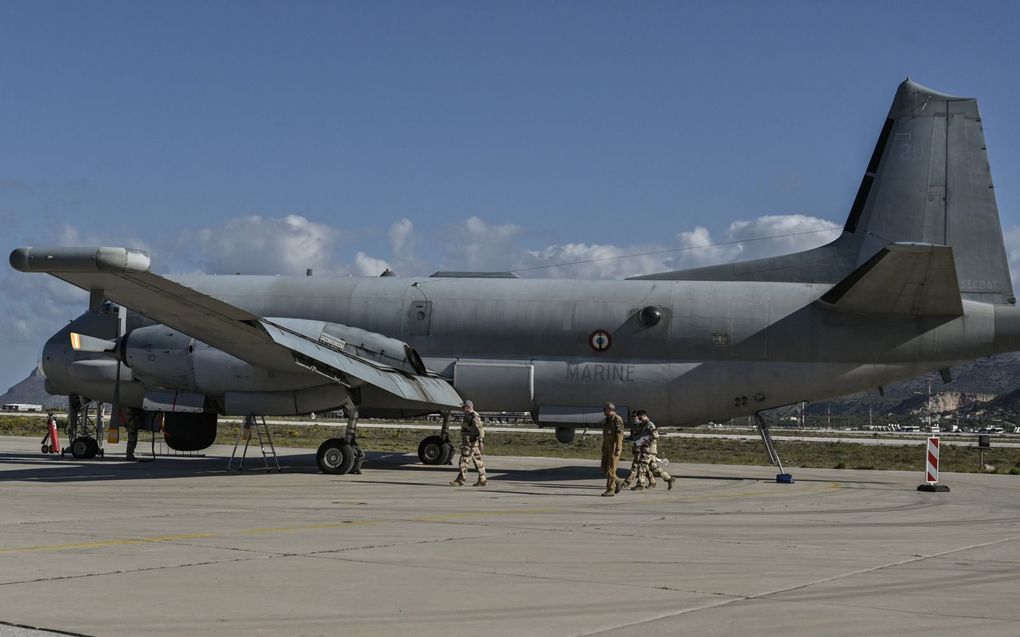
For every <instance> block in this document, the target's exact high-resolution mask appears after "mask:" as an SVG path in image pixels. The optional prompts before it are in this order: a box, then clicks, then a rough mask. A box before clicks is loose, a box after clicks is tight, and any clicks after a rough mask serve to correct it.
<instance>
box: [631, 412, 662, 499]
mask: <svg viewBox="0 0 1020 637" xmlns="http://www.w3.org/2000/svg"><path fill="white" fill-rule="evenodd" d="M641 413H644V412H642V411H641V410H640V409H639V410H637V411H635V412H634V414H633V415H632V416H631V419H630V437H629V438H628V439H627V440H628V441H630V443H631V453H633V454H634V459H633V460H632V461H631V463H630V472H629V473H628V474H627V477H626V478H624V479H623V486H625V487H629V486H631V484H633V483H634V482H635V481H636V480H637V477H638V473H639V469H640V468H641V448H640V447H638V445H637V439H638V438H640V437H641V430H642V429H643V428H644V424H643V423H642V422H641V419H640V418H638V414H641ZM648 486H649V487H652V488H654V487H655V478H654V477H653V476H652V475H651V474H648Z"/></svg>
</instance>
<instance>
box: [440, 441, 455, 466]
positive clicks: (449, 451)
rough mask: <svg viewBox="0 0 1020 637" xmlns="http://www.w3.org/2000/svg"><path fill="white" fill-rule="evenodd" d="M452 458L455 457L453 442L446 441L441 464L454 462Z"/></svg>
mask: <svg viewBox="0 0 1020 637" xmlns="http://www.w3.org/2000/svg"><path fill="white" fill-rule="evenodd" d="M452 458H453V443H450V442H444V443H443V457H442V459H441V460H440V462H439V464H453V462H452V461H451V459H452Z"/></svg>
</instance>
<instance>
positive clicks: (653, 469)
mask: <svg viewBox="0 0 1020 637" xmlns="http://www.w3.org/2000/svg"><path fill="white" fill-rule="evenodd" d="M671 477H672V476H670V475H669V473H668V472H667V471H666V470H665V469H663V468H662V465H660V464H659V459H658V458H657V457H656V456H655V454H652V453H642V454H640V455H639V456H638V472H637V483H638V484H642V482H649V483H651V482H653V481H654V480H655V478H662V479H663V480H669V479H670V478H671Z"/></svg>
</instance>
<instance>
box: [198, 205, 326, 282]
mask: <svg viewBox="0 0 1020 637" xmlns="http://www.w3.org/2000/svg"><path fill="white" fill-rule="evenodd" d="M341 237H342V232H341V231H340V230H339V229H338V228H334V227H332V226H328V225H326V224H322V223H316V222H314V221H309V220H308V219H306V218H305V217H302V216H300V215H287V216H286V217H281V218H275V219H274V218H265V217H260V216H249V217H239V218H236V219H231V220H229V221H227V222H226V224H224V225H223V226H222V227H220V228H204V229H202V230H198V231H196V232H185V233H183V234H182V235H181V237H180V239H179V240H178V250H182V251H189V252H191V253H194V252H195V250H196V248H197V254H195V255H194V257H193V258H194V259H196V260H197V263H194V264H193V266H197V267H198V268H199V269H200V270H202V271H203V272H206V273H210V274H213V273H216V274H229V273H234V272H240V273H241V274H304V272H305V270H306V269H307V268H313V269H314V270H315V271H317V272H322V273H331V272H336V271H337V267H336V265H335V254H334V248H335V245H336V244H337V243H338V242H339V241H340V239H341Z"/></svg>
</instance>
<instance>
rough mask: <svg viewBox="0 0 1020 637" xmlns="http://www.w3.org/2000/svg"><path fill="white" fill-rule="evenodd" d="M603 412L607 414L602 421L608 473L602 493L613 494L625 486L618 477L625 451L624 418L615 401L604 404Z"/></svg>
mask: <svg viewBox="0 0 1020 637" xmlns="http://www.w3.org/2000/svg"><path fill="white" fill-rule="evenodd" d="M602 413H603V414H605V415H606V420H605V422H603V423H602V471H604V472H605V474H606V490H605V492H604V493H603V494H602V495H603V496H612V495H616V494H617V493H619V492H620V488H621V487H622V486H623V480H621V479H620V478H618V477H616V468H617V467H618V466H619V464H620V452H621V451H623V418H620V416H619V414H617V413H616V405H614V404H613V403H606V404H605V405H603V406H602Z"/></svg>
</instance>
